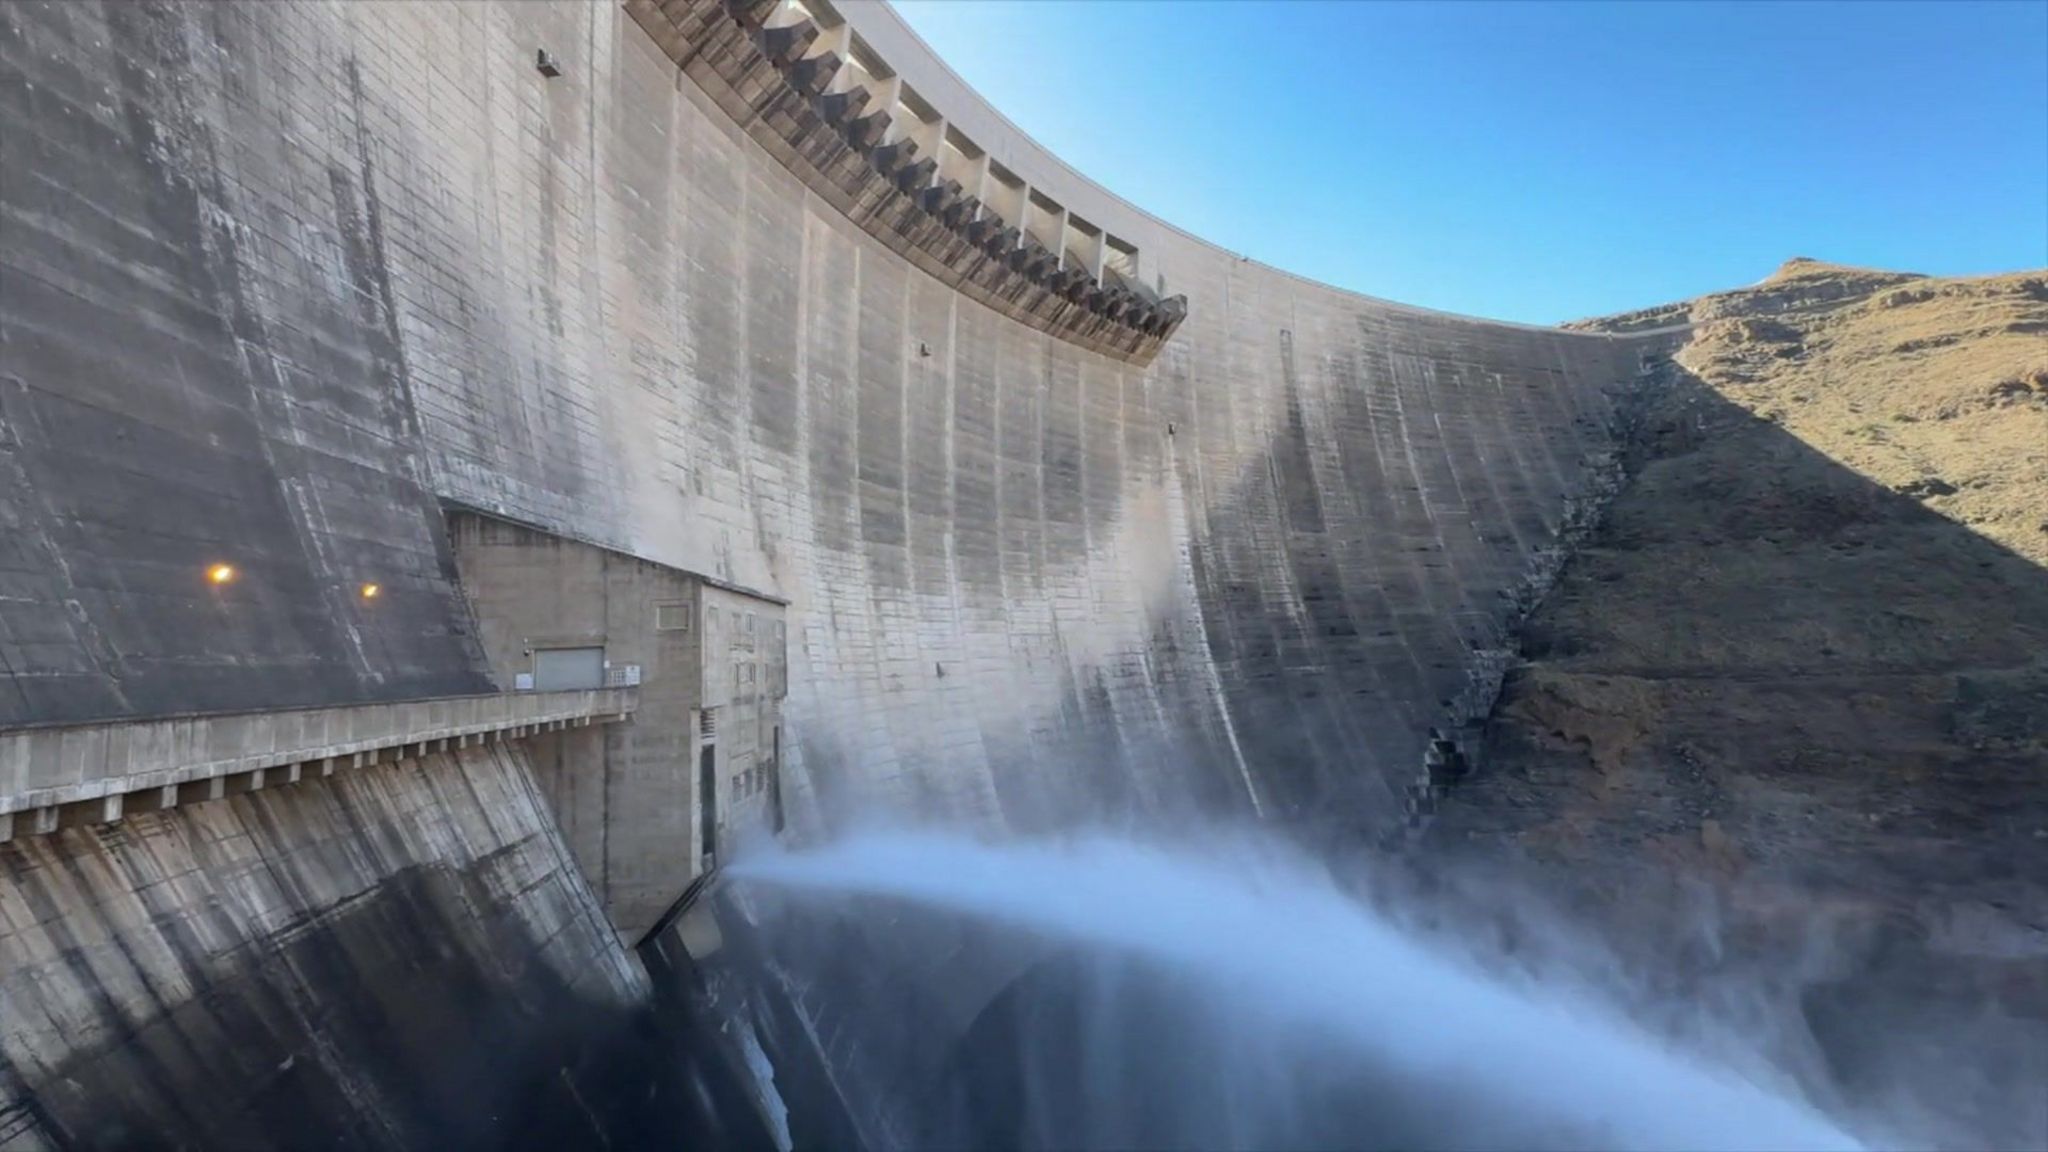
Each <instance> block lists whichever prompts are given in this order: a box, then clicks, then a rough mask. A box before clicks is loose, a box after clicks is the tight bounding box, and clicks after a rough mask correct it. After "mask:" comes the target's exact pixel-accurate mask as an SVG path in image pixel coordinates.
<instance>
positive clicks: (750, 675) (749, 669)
mask: <svg viewBox="0 0 2048 1152" xmlns="http://www.w3.org/2000/svg"><path fill="white" fill-rule="evenodd" d="M747 683H749V684H752V683H754V663H753V661H751V660H750V661H748V662H747Z"/></svg>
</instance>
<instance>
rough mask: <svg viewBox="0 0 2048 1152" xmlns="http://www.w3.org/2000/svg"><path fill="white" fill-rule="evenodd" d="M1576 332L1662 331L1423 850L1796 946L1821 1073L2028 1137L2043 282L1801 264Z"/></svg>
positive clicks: (2046, 969)
mask: <svg viewBox="0 0 2048 1152" xmlns="http://www.w3.org/2000/svg"><path fill="white" fill-rule="evenodd" d="M1580 326H1582V327H1592V328H1604V329H1608V330H1623V331H1645V330H1652V329H1659V328H1669V329H1673V331H1672V332H1671V333H1670V339H1671V341H1672V345H1673V347H1674V351H1675V354H1674V355H1673V357H1672V358H1671V360H1670V361H1669V362H1668V363H1667V364H1666V365H1665V366H1664V368H1663V370H1662V373H1661V383H1660V384H1659V385H1658V386H1656V387H1654V388H1652V389H1651V390H1650V391H1649V393H1648V394H1647V395H1646V397H1645V398H1644V401H1643V405H1642V408H1641V411H1640V413H1639V419H1638V421H1637V424H1636V427H1635V429H1634V431H1633V433H1632V437H1631V446H1630V453H1629V470H1630V480H1629V483H1628V484H1627V486H1626V487H1625V488H1624V490H1623V491H1622V492H1621V494H1620V495H1619V496H1618V497H1617V498H1616V500H1615V502H1614V504H1613V505H1612V507H1611V508H1610V509H1609V511H1608V514H1607V517H1606V519H1605V521H1604V523H1603V525H1602V527H1601V529H1600V531H1599V532H1598V534H1597V536H1596V537H1595V539H1594V540H1593V541H1592V543H1591V546H1590V547H1588V548H1587V549H1586V550H1585V551H1584V552H1583V553H1581V554H1580V555H1579V556H1577V557H1576V558H1575V559H1574V560H1573V561H1572V562H1571V564H1570V565H1569V566H1568V567H1567V569H1566V570H1565V573H1564V575H1563V577H1562V578H1561V579H1560V581H1559V583H1558V585H1557V587H1556V588H1555V589H1554V591H1553V592H1552V594H1551V595H1550V596H1549V598H1548V599H1547V600H1546V601H1545V602H1544V603H1543V604H1542V605H1541V606H1540V607H1539V608H1538V610H1537V611H1536V613H1535V614H1534V616H1533V617H1532V619H1531V620H1530V621H1529V624H1528V627H1527V630H1526V634H1525V646H1524V652H1523V655H1524V657H1525V659H1524V662H1523V664H1522V665H1521V666H1520V667H1519V668H1518V669H1516V670H1515V671H1514V672H1513V673H1512V674H1511V675H1510V677H1509V680H1508V683H1507V686H1506V688H1505V690H1504V692H1503V695H1502V697H1501V700H1500V702H1499V704H1498V706H1497V707H1496V709H1495V712H1494V715H1493V717H1492V718H1491V721H1490V723H1489V726H1488V730H1487V733H1486V736H1485V740H1484V746H1483V748H1482V749H1481V753H1480V756H1479V757H1478V763H1479V770H1478V771H1477V772H1476V773H1475V774H1474V776H1473V777H1472V778H1471V779H1470V780H1469V781H1468V782H1466V783H1465V784H1462V785H1460V786H1458V787H1457V788H1456V789H1455V790H1454V791H1453V792H1452V793H1451V794H1450V795H1449V796H1448V797H1447V798H1446V800H1445V802H1444V804H1443V806H1442V812H1441V815H1440V817H1439V819H1438V821H1437V824H1436V826H1435V829H1434V831H1433V835H1432V840H1433V844H1434V846H1435V847H1436V848H1437V849H1438V850H1440V851H1444V852H1450V853H1457V852H1470V853H1475V854H1480V855H1489V856H1500V855H1502V854H1506V855H1509V856H1511V857H1513V858H1514V859H1516V861H1517V866H1518V867H1520V868H1521V869H1523V871H1524V874H1533V875H1540V876H1544V877H1547V878H1548V882H1549V883H1550V884H1551V885H1552V886H1553V887H1554V888H1555V889H1557V890H1559V891H1563V892H1568V893H1570V894H1571V895H1572V897H1573V898H1574V900H1575V902H1577V903H1578V904H1580V905H1581V906H1584V907H1590V908H1594V909H1597V910H1598V912H1597V914H1598V915H1599V916H1600V917H1602V918H1604V919H1605V920H1606V922H1607V923H1608V925H1609V926H1610V927H1615V926H1629V927H1641V928H1643V929H1644V930H1643V931H1642V932H1640V933H1625V934H1629V935H1632V936H1633V937H1634V938H1635V939H1637V940H1638V942H1639V943H1640V945H1641V947H1642V949H1643V950H1644V951H1643V953H1642V955H1643V956H1644V957H1645V958H1647V960H1648V962H1651V963H1662V962H1674V963H1675V962H1676V958H1675V957H1673V956H1672V955H1670V954H1669V953H1668V951H1667V952H1665V953H1663V954H1660V953H1659V952H1658V949H1659V948H1660V947H1663V945H1659V944H1657V943H1655V942H1656V941H1660V940H1663V941H1668V940H1672V939H1680V938H1689V939H1695V940H1696V939H1697V934H1696V933H1693V934H1691V935H1688V932H1687V930H1686V929H1685V926H1683V925H1679V924H1677V923H1675V919H1676V918H1677V917H1679V916H1680V915H1681V914H1680V913H1679V912H1678V911H1677V909H1679V908H1680V907H1681V906H1684V907H1689V908H1693V909H1695V910H1696V909H1697V908H1698V907H1699V905H1698V903H1697V902H1695V903H1693V904H1690V905H1685V904H1682V902H1681V901H1680V900H1679V899H1678V895H1679V894H1680V893H1681V892H1690V893H1692V894H1693V896H1695V897H1700V898H1702V899H1704V900H1705V901H1706V903H1707V905H1708V906H1710V907H1712V908H1713V909H1714V915H1715V916H1716V917H1717V918H1718V919H1717V921H1716V925H1717V927H1716V933H1717V935H1716V939H1717V941H1718V943H1717V944H1716V945H1715V948H1717V949H1720V951H1718V952H1716V953H1715V954H1716V955H1717V956H1719V957H1720V960H1719V961H1717V963H1720V964H1721V965H1722V966H1724V967H1725V966H1726V965H1727V964H1740V963H1742V962H1743V961H1744V960H1745V959H1747V960H1750V961H1753V962H1754V963H1755V966H1756V968H1757V969H1758V970H1759V971H1763V970H1771V969H1773V968H1776V969H1777V970H1779V971H1784V970H1785V966H1786V965H1792V966H1793V967H1795V968H1797V969H1798V970H1799V973H1800V974H1799V976H1798V986H1797V987H1796V988H1793V989H1791V990H1790V992H1789V993H1788V995H1790V996H1791V998H1792V1002H1793V1004H1794V1005H1795V1007H1794V1012H1795V1015H1796V1016H1797V1017H1798V1018H1799V1019H1800V1020H1802V1021H1803V1023H1804V1024H1805V1026H1806V1027H1807V1028H1808V1029H1810V1032H1811V1040H1812V1042H1813V1046H1814V1048H1815V1049H1816V1051H1818V1052H1819V1053H1820V1055H1821V1058H1822V1059H1824V1062H1825V1064H1826V1066H1827V1068H1828V1069H1829V1075H1830V1078H1831V1083H1832V1087H1833V1089H1835V1090H1839V1091H1842V1092H1844V1093H1846V1094H1847V1095H1849V1096H1850V1097H1851V1098H1854V1099H1860V1100H1863V1101H1865V1102H1866V1103H1872V1104H1873V1105H1876V1104H1879V1103H1882V1104H1883V1105H1884V1106H1885V1107H1889V1108H1893V1109H1894V1110H1896V1109H1897V1108H1899V1107H1901V1106H1902V1105H1901V1104H1900V1101H1911V1102H1913V1103H1914V1106H1916V1107H1924V1108H1926V1109H1929V1110H1931V1112H1932V1113H1934V1114H1936V1115H1938V1116H1939V1117H1940V1124H1938V1125H1937V1127H1938V1128H1939V1129H1940V1130H1941V1131H1942V1132H1944V1133H1946V1134H1947V1135H1948V1137H1949V1138H1950V1139H1952V1140H1954V1139H1959V1140H1961V1141H1963V1142H1965V1143H1968V1142H1979V1143H1983V1144H1997V1145H2020V1146H2028V1147H2036V1146H2044V1145H2048V1096H2043V1095H2041V1094H2040V1093H2039V1092H2038V1087H2039V1085H2040V1084H2043V1083H2048V274H2044V273H2040V272H2035V273H2023V274H2015V275H2005V276H1993V277H1983V278H1974V279H1950V280H1940V279H1929V278H1926V277H1917V276H1909V275H1903V274H1897V273H1886V272H1872V271H1867V270H1863V269H1854V268H1844V267H1839V266H1834V265H1827V264H1821V263H1819V262H1816V261H1806V260H1799V261H1793V262H1790V263H1788V264H1787V265H1785V266H1784V267H1783V268H1780V269H1779V270H1778V272H1777V273H1775V274H1774V275H1772V276H1771V277H1769V278H1768V279H1766V280H1764V281H1762V282H1760V283H1759V284H1757V285H1754V286H1752V287H1750V288H1746V289H1741V290H1737V291H1733V292H1723V293H1717V294H1714V295H1711V296H1705V297H1701V298H1699V299H1697V300H1692V301H1686V302H1683V303H1680V304H1675V305H1670V306H1666V307H1664V308H1659V309H1648V310H1645V311H1643V312H1637V313H1630V314H1628V315H1625V316H1619V317H1612V318H1608V319H1605V320H1599V321H1587V322H1583V323H1582V324H1581V325H1580ZM1702 893H1704V896H1701V894H1702ZM1686 914H1687V915H1690V913H1686ZM1693 959H1694V960H1695V961H1697V959H1698V958H1697V957H1694V958H1693ZM1985 1021H1990V1023H1984V1022H1985ZM1898 1037H1911V1038H1912V1043H1910V1044H1901V1043H1898V1042H1896V1041H1897V1038H1898ZM1965 1072H1968V1073H1970V1075H1969V1076H1967V1077H1963V1076H1962V1074H1963V1073H1965ZM1979 1072H1981V1073H1982V1075H1978V1074H1977V1073H1979ZM1959 1077H1960V1079H1959Z"/></svg>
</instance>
